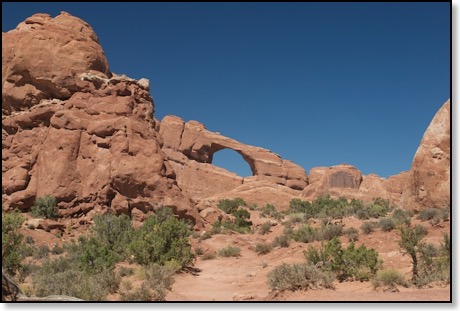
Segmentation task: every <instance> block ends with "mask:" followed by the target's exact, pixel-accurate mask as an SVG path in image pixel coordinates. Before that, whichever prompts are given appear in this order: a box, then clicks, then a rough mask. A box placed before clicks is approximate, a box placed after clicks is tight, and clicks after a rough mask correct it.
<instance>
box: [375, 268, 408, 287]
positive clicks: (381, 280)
mask: <svg viewBox="0 0 460 311" xmlns="http://www.w3.org/2000/svg"><path fill="white" fill-rule="evenodd" d="M372 285H373V286H374V288H378V287H387V288H395V287H396V285H402V286H404V287H409V283H408V282H407V280H406V278H405V277H404V274H402V273H401V272H399V271H398V270H395V269H388V270H379V271H377V273H376V275H375V277H374V278H373V279H372Z"/></svg>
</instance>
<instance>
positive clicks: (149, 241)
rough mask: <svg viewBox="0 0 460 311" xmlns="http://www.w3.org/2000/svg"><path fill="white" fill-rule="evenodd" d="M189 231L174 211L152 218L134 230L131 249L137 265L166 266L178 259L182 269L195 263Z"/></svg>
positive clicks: (158, 214)
mask: <svg viewBox="0 0 460 311" xmlns="http://www.w3.org/2000/svg"><path fill="white" fill-rule="evenodd" d="M187 236H188V230H187V226H186V224H185V223H184V222H182V221H180V220H179V219H177V218H176V217H175V216H174V214H173V213H172V210H171V209H169V208H168V209H165V210H163V211H161V212H158V213H157V214H155V215H152V216H149V217H148V218H147V219H146V220H145V221H144V223H143V224H142V226H141V227H140V228H139V229H137V230H136V231H135V234H134V236H133V241H132V242H131V244H130V246H129V248H130V251H131V252H132V254H133V255H134V258H135V260H136V262H137V263H139V264H142V265H147V264H149V263H159V264H165V263H166V262H168V261H171V260H176V261H177V262H179V263H180V265H181V266H182V267H185V266H186V265H188V264H190V263H191V262H192V261H193V258H194V257H193V254H192V252H191V246H190V243H189V241H188V239H187Z"/></svg>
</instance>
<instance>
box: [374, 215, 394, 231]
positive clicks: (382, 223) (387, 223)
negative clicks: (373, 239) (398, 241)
mask: <svg viewBox="0 0 460 311" xmlns="http://www.w3.org/2000/svg"><path fill="white" fill-rule="evenodd" d="M378 226H379V227H380V229H381V230H382V231H384V232H389V231H391V230H393V229H394V228H395V227H396V224H395V222H394V220H393V219H392V218H382V219H380V220H379V225H378Z"/></svg>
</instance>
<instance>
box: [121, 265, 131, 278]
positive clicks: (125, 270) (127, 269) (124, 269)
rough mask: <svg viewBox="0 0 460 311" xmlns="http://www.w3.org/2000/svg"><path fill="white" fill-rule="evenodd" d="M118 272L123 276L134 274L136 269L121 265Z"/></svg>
mask: <svg viewBox="0 0 460 311" xmlns="http://www.w3.org/2000/svg"><path fill="white" fill-rule="evenodd" d="M118 274H119V275H120V276H121V277H125V276H130V275H133V274H134V269H133V268H130V267H125V266H121V267H120V269H119V270H118Z"/></svg>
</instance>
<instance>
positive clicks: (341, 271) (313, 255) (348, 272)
mask: <svg viewBox="0 0 460 311" xmlns="http://www.w3.org/2000/svg"><path fill="white" fill-rule="evenodd" d="M304 255H305V258H306V259H307V262H309V263H310V264H312V265H320V266H321V269H323V270H324V271H329V272H333V273H335V274H336V275H337V278H338V279H339V281H345V280H360V281H364V280H369V278H370V277H371V276H373V275H375V273H376V272H377V269H378V267H379V266H380V264H381V260H380V259H379V257H378V253H377V252H376V251H375V250H374V249H372V248H371V249H367V248H366V247H365V246H364V245H361V246H360V247H358V248H355V244H354V242H352V243H350V245H349V246H348V247H347V248H345V249H344V248H342V242H340V240H339V239H338V238H337V237H334V238H332V239H331V240H330V241H328V242H327V243H326V244H325V245H324V244H322V245H321V248H319V249H317V248H314V247H312V246H311V245H310V246H309V247H308V249H307V251H304Z"/></svg>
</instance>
